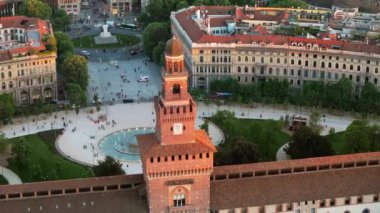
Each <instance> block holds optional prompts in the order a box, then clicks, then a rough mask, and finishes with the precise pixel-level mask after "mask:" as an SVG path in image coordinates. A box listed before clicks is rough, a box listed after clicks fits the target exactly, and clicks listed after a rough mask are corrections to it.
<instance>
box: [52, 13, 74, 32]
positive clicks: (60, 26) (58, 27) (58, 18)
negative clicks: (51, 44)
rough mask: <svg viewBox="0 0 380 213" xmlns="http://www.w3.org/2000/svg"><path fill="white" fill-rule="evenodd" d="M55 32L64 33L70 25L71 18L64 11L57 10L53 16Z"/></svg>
mask: <svg viewBox="0 0 380 213" xmlns="http://www.w3.org/2000/svg"><path fill="white" fill-rule="evenodd" d="M52 24H53V28H54V31H64V30H65V29H66V28H67V26H69V25H70V17H69V16H68V15H67V13H66V11H65V10H63V9H57V10H55V11H54V13H53V16H52Z"/></svg>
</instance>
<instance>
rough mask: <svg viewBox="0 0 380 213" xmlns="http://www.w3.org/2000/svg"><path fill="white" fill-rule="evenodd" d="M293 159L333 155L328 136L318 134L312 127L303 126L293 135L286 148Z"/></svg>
mask: <svg viewBox="0 0 380 213" xmlns="http://www.w3.org/2000/svg"><path fill="white" fill-rule="evenodd" d="M284 150H285V152H286V153H287V154H288V155H290V156H291V158H292V159H300V158H311V157H321V156H328V155H333V154H334V152H333V150H332V147H331V144H330V142H329V141H328V139H327V138H326V137H322V136H320V135H318V134H316V133H315V132H314V131H313V130H312V129H311V128H309V127H307V126H303V127H301V128H299V129H298V130H297V131H296V132H295V133H294V135H293V137H292V141H291V142H289V146H288V147H287V148H285V149H284Z"/></svg>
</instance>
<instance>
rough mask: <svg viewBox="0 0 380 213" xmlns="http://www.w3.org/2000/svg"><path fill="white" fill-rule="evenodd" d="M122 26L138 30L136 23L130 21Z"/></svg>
mask: <svg viewBox="0 0 380 213" xmlns="http://www.w3.org/2000/svg"><path fill="white" fill-rule="evenodd" d="M121 27H122V28H126V29H131V30H137V26H136V24H132V23H128V24H121Z"/></svg>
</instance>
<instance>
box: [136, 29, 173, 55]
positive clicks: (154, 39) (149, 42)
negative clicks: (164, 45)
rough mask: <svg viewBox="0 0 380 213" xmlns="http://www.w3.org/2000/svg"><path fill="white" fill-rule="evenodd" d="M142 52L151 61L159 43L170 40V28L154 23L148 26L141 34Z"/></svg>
mask: <svg viewBox="0 0 380 213" xmlns="http://www.w3.org/2000/svg"><path fill="white" fill-rule="evenodd" d="M142 37H143V43H144V52H145V53H146V54H147V55H148V56H149V58H151V59H153V50H154V48H155V47H156V46H157V45H158V44H159V43H160V41H161V42H166V41H167V40H169V38H170V28H169V25H168V24H167V23H164V22H154V23H151V24H149V25H148V26H147V27H146V28H145V30H144V32H143V34H142Z"/></svg>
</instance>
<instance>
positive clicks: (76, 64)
mask: <svg viewBox="0 0 380 213" xmlns="http://www.w3.org/2000/svg"><path fill="white" fill-rule="evenodd" d="M62 75H63V76H64V78H65V81H66V83H74V84H78V85H79V86H80V87H81V89H82V90H83V91H87V85H88V79H89V76H88V68H87V60H86V58H85V57H83V56H79V55H74V56H70V57H68V58H66V59H65V60H64V62H63V65H62Z"/></svg>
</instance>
